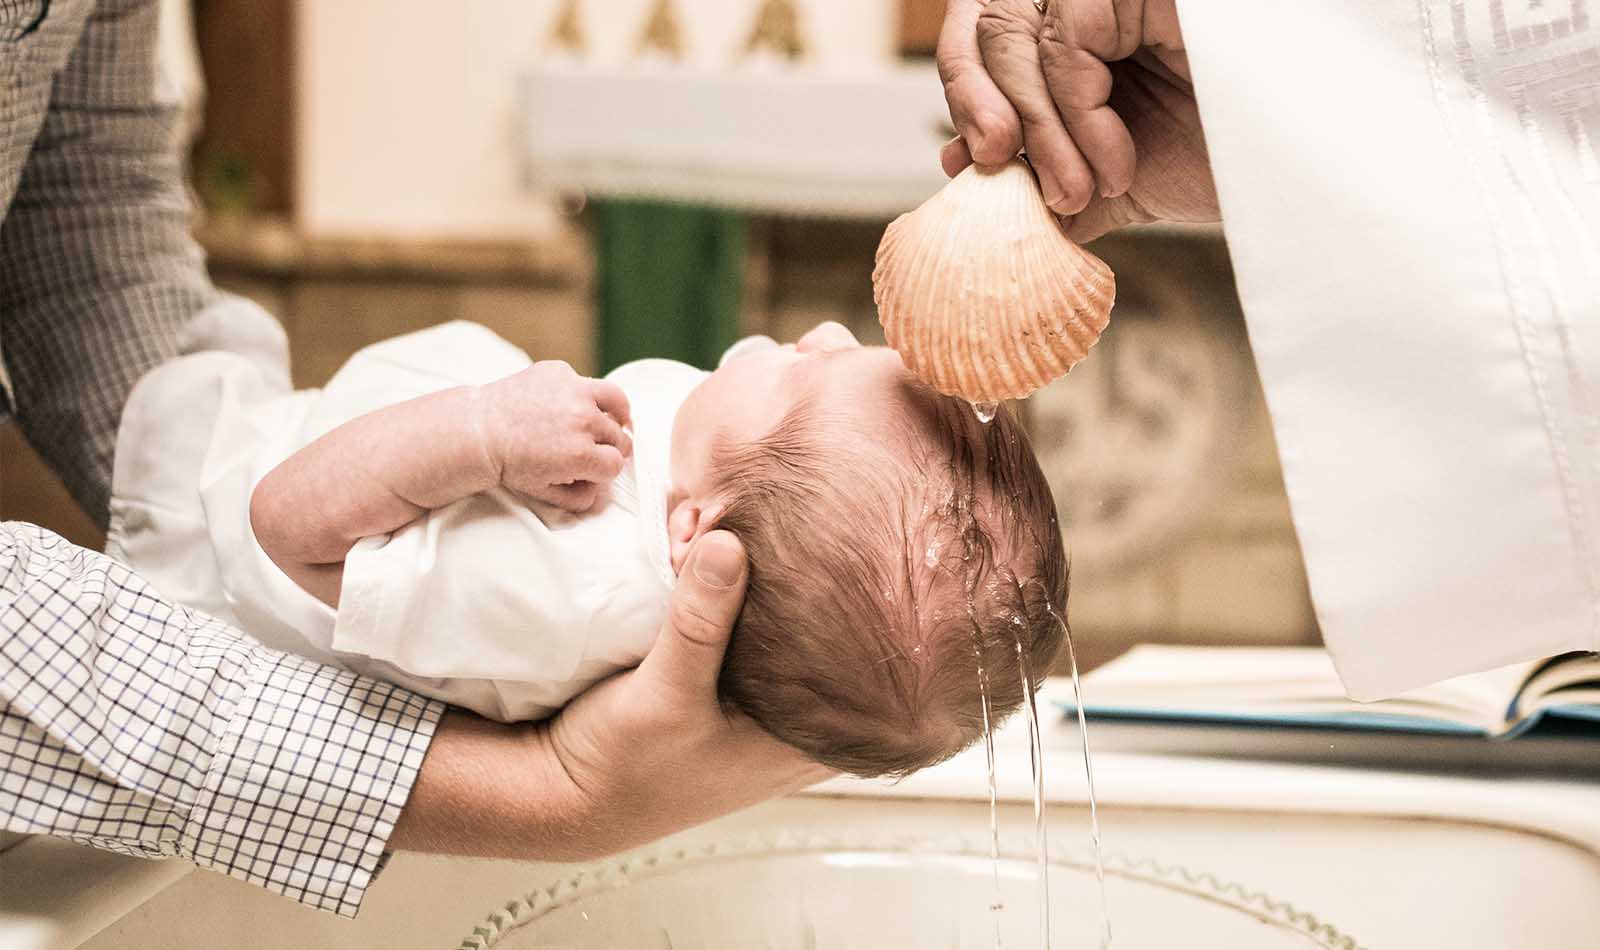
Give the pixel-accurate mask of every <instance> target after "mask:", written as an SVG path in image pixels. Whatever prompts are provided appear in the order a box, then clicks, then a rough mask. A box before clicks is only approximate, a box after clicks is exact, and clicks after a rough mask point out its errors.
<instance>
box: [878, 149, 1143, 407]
mask: <svg viewBox="0 0 1600 950" xmlns="http://www.w3.org/2000/svg"><path fill="white" fill-rule="evenodd" d="M872 285H873V298H874V299H875V300H876V301H877V304H878V319H879V320H880V321H881V322H882V323H883V332H884V336H885V337H886V338H887V339H888V341H889V345H890V346H892V347H894V348H895V349H896V350H898V351H899V352H900V355H901V357H902V358H903V359H904V360H905V361H906V365H907V366H908V367H910V369H911V371H912V372H914V373H916V374H917V375H918V376H920V377H922V378H923V379H925V380H927V382H928V383H929V384H931V385H932V386H933V387H934V388H935V389H937V390H939V391H940V392H942V393H945V394H947V395H951V396H960V397H962V398H964V399H968V400H971V401H972V402H975V403H982V402H996V401H998V400H1001V399H1020V398H1022V397H1023V396H1026V395H1027V394H1029V393H1031V392H1033V391H1034V390H1035V389H1038V388H1039V387H1041V386H1043V385H1044V384H1046V383H1048V382H1050V381H1051V380H1053V379H1056V378H1058V377H1060V376H1062V375H1064V374H1065V373H1066V372H1067V370H1069V369H1071V368H1072V367H1073V365H1074V364H1076V363H1077V362H1078V361H1079V360H1081V359H1083V358H1084V357H1085V356H1086V355H1088V352H1089V347H1091V346H1093V345H1094V344H1095V341H1096V340H1098V339H1099V338H1100V332H1101V331H1102V330H1104V329H1105V328H1106V323H1107V322H1108V320H1109V318H1110V314H1111V303H1112V300H1113V299H1114V298H1115V296H1116V280H1115V278H1114V277H1113V276H1112V274H1111V268H1109V267H1107V266H1106V265H1105V262H1104V261H1102V260H1100V259H1099V258H1098V257H1095V256H1094V255H1093V254H1090V253H1089V252H1088V251H1085V250H1084V249H1083V248H1081V247H1079V246H1078V245H1076V244H1074V243H1073V242H1072V241H1070V240H1068V239H1067V236H1066V235H1065V234H1064V233H1062V230H1061V225H1060V223H1059V222H1058V221H1057V220H1056V216H1055V215H1054V214H1053V213H1052V212H1051V211H1050V209H1049V207H1048V206H1046V205H1045V203H1044V196H1043V195H1041V194H1040V192H1039V183H1038V182H1037V181H1036V180H1035V179H1034V177H1033V171H1032V169H1030V168H1029V167H1028V166H1027V165H1025V164H1023V163H1022V162H1021V161H1018V160H1013V161H1011V162H1008V163H1006V164H1005V165H1000V166H991V167H986V168H979V167H978V166H976V165H974V166H971V167H969V168H967V169H966V170H965V171H963V172H962V173H961V174H959V175H957V176H956V177H955V178H954V179H952V180H951V181H950V183H949V184H947V185H945V186H944V188H943V189H941V190H940V191H939V193H938V194H936V195H934V196H933V197H932V198H929V199H928V200H927V201H925V202H923V204H922V206H921V207H919V208H917V209H916V210H915V211H910V212H907V213H906V214H903V215H901V216H900V217H899V218H896V219H895V221H894V222H893V223H892V224H890V225H889V229H888V230H887V231H885V232H884V235H883V243H881V244H879V245H878V258H877V265H876V267H875V268H874V269H873V272H872Z"/></svg>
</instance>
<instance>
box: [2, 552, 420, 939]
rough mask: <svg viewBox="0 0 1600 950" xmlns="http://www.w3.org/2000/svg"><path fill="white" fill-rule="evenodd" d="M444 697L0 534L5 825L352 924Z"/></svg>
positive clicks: (102, 563) (105, 567) (109, 568)
mask: <svg viewBox="0 0 1600 950" xmlns="http://www.w3.org/2000/svg"><path fill="white" fill-rule="evenodd" d="M443 709H444V707H443V705H442V704H440V703H437V702H433V701H429V700H425V699H422V698H420V697H418V696H416V695H415V694H413V693H410V692H408V691H406V690H404V689H401V688H399V687H395V686H391V685H389V684H386V683H381V682H376V681H373V680H368V679H364V678H362V677H359V676H357V675H355V674H353V673H349V672H346V671H342V670H336V669H332V668H329V667H325V666H321V665H319V664H316V663H313V662H311V661H308V660H304V659H301V658H299V657H295V656H291V655H288V654H283V653H278V652H275V651H273V650H269V649H266V648H265V647H263V646H261V645H260V644H258V643H256V642H255V641H253V640H251V639H249V638H248V637H246V636H244V635H243V634H241V633H239V632H238V631H237V630H234V629H232V628H231V627H229V626H227V625H226V624H224V623H222V622H220V621H218V620H214V619H212V618H210V617H207V616H205V615H203V614H199V613H195V612H193V611H190V610H188V609H186V608H184V607H181V606H178V605H175V604H172V603H170V602H168V601H165V600H163V599H162V598H161V596H160V595H159V594H157V593H156V592H155V591H153V590H151V589H150V588H149V587H148V586H147V585H146V584H145V583H144V582H143V581H142V580H140V578H139V577H138V576H137V575H136V574H134V573H133V572H132V571H130V570H129V569H128V568H126V567H124V566H123V565H121V564H120V563H118V562H116V561H114V560H112V559H111V558H108V557H106V556H104V555H101V554H98V553H95V552H92V551H88V550H85V549H83V548H79V547H76V546H74V545H72V544H70V543H68V542H67V541H65V540H63V539H62V538H60V537H59V536H57V535H55V534H52V533H51V532H49V531H46V530H44V529H42V528H38V527H35V526H33V525H26V524H21V523H17V522H7V523H4V524H0V824H3V826H4V828H6V829H7V830H10V831H19V832H27V833H43V834H50V835H55V836H58V837H64V838H69V839H74V840H77V841H81V842H84V843H86V844H90V845H94V846H96V847H100V848H106V849H109V850H113V851H120V852H123V853H126V854H132V855H139V856H142V857H149V858H161V857H170V856H177V857H183V858H187V859H188V860H190V861H193V862H194V863H196V864H198V865H199V866H201V867H204V868H210V869H212V870H216V871H221V872H223V873H226V874H229V875H231V876H233V877H236V878H239V879H241V880H244V881H248V882H250V883H252V884H258V885H261V886H263V887H266V888H268V889H269V890H273V891H276V892H278V893H280V894H284V895H286V896H288V897H291V898H294V899H295V900H298V901H301V902H303V903H306V904H310V905H312V906H315V907H317V908H320V909H322V910H329V911H334V912H336V913H338V914H341V915H345V916H353V915H354V914H355V913H356V910H357V909H358V908H359V907H360V904H361V899H362V897H363V895H364V894H365V892H366V888H367V885H368V884H369V883H370V882H371V881H372V879H373V877H374V875H375V874H376V873H377V871H378V870H379V868H380V867H381V864H382V861H383V857H384V846H385V843H386V842H387V840H388V838H389V834H390V832H391V831H392V830H393V828H394V824H395V821H396V820H397V819H398V818H399V815H400V810H401V808H402V806H403V805H404V804H405V800H406V796H407V795H408V794H409V792H410V789H411V786H412V783H413V782H414V780H415V779H416V776H417V771H418V769H419V768H420V767H421V765H422V760H423V756H424V754H425V752H426V750H427V746H428V742H429V741H430V739H431V738H432V735H433V730H434V727H435V725H436V724H437V722H438V718H439V716H440V715H441V713H442V712H443Z"/></svg>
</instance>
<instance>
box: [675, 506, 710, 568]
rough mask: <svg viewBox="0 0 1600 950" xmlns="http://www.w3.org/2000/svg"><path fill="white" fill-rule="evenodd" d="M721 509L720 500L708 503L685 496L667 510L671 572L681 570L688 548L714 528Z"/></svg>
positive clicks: (687, 555) (687, 554)
mask: <svg viewBox="0 0 1600 950" xmlns="http://www.w3.org/2000/svg"><path fill="white" fill-rule="evenodd" d="M723 511H724V509H723V505H722V502H720V501H714V502H711V503H709V504H708V503H706V502H705V501H704V500H703V499H699V498H685V499H683V500H682V501H680V502H678V503H677V504H676V505H673V506H672V510H671V511H669V512H667V544H668V546H669V551H670V554H671V557H672V573H674V574H677V573H679V572H681V571H682V570H683V564H684V562H685V561H687V560H688V559H689V548H691V547H693V546H694V541H695V539H696V538H698V537H700V536H701V535H702V534H706V533H707V532H710V531H715V530H716V528H717V522H719V521H721V520H722V515H723Z"/></svg>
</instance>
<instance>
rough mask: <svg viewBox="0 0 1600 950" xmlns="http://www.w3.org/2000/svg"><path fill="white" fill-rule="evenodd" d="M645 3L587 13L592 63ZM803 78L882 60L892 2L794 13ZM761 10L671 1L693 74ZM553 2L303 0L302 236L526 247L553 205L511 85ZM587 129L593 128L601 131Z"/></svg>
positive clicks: (890, 44) (734, 0)
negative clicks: (536, 173)
mask: <svg viewBox="0 0 1600 950" xmlns="http://www.w3.org/2000/svg"><path fill="white" fill-rule="evenodd" d="M654 2H655V0H605V2H601V0H586V2H584V3H582V5H581V9H582V11H583V17H582V19H583V22H584V24H585V27H584V31H585V36H586V38H587V40H588V42H589V48H590V50H591V51H592V53H593V57H594V60H595V61H597V62H598V63H600V64H603V65H610V66H616V65H620V64H621V63H623V62H625V61H626V60H627V59H628V58H629V57H630V56H631V51H632V50H633V49H634V47H635V46H636V44H637V38H638V34H639V31H640V27H641V25H642V24H643V23H644V21H645V18H646V16H647V15H648V14H649V12H650V7H651V5H652V4H653V3H654ZM796 3H797V4H798V6H799V8H800V13H801V17H802V26H803V28H804V29H805V30H806V31H807V32H808V35H810V36H811V37H812V38H813V39H814V40H815V42H814V44H813V45H812V46H810V47H809V50H810V52H811V55H812V57H813V59H812V62H813V64H814V65H815V66H816V67H818V68H820V69H823V70H826V71H830V72H848V71H852V70H860V69H865V68H870V67H871V66H872V65H876V64H881V63H884V62H887V61H888V60H889V59H890V57H891V52H892V50H893V48H894V43H895V36H894V29H895V26H896V22H897V20H896V14H895V12H894V11H895V10H896V9H897V4H896V3H894V2H891V0H796ZM759 6H760V0H674V2H673V8H674V9H675V10H677V11H678V22H679V24H680V28H681V30H682V36H683V42H684V45H685V47H686V55H687V56H688V58H689V60H690V64H691V66H692V67H694V68H704V69H723V68H726V67H727V66H728V65H729V63H731V62H732V61H733V60H734V59H735V58H736V56H737V51H738V50H739V49H740V48H741V47H742V45H743V42H744V39H745V37H746V36H747V35H748V33H749V29H750V25H751V23H752V22H753V20H754V18H755V15H756V12H757V10H758V9H759ZM557 13H558V2H557V0H470V2H466V3H457V4H450V5H447V6H446V7H443V8H441V7H440V6H439V5H437V4H433V3H422V2H420V0H338V2H336V3H327V2H320V3H319V2H311V0H307V2H302V3H300V4H299V6H298V8H297V10H296V16H297V17H298V27H297V28H298V32H299V42H300V46H299V49H298V50H297V55H298V57H299V62H298V64H297V80H298V85H299V91H298V94H297V104H296V106H297V113H298V114H297V116H296V121H297V135H298V138H299V143H298V158H297V161H298V164H297V167H296V175H297V181H298V194H297V196H296V201H297V209H298V214H299V219H300V220H299V223H300V224H301V226H302V227H303V229H304V230H305V231H306V232H307V233H308V234H311V235H313V236H329V235H336V236H361V237H368V236H383V237H402V238H403V237H421V238H460V237H469V238H489V239H505V238H513V239H514V238H526V237H539V236H543V235H545V234H547V233H548V231H549V230H550V227H551V223H552V220H553V213H552V210H551V206H550V203H549V202H548V201H547V200H546V199H544V198H542V197H540V196H539V195H538V194H536V193H534V192H533V191H532V190H530V188H529V187H528V185H527V184H526V183H525V182H524V181H523V179H522V174H521V170H520V165H519V159H518V144H517V143H518V140H519V137H520V135H521V129H520V125H519V122H520V117H519V114H518V108H517V101H518V99H517V82H518V77H519V75H520V74H521V73H523V72H524V71H525V70H526V69H527V68H528V67H529V66H530V65H531V64H532V63H534V62H535V61H537V60H538V58H539V56H540V51H541V50H542V49H543V48H544V46H545V38H546V37H547V36H548V34H549V32H550V28H551V25H552V23H553V22H554V19H555V17H556V15H557ZM596 118H597V121H601V120H603V117H596Z"/></svg>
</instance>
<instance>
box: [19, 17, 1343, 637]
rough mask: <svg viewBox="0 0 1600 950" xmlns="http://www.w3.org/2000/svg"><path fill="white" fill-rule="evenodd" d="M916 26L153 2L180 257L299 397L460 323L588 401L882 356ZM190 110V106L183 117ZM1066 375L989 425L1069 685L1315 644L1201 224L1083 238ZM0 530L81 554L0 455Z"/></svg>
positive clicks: (926, 81) (1223, 257)
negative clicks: (392, 346)
mask: <svg viewBox="0 0 1600 950" xmlns="http://www.w3.org/2000/svg"><path fill="white" fill-rule="evenodd" d="M942 9H943V2H942V0H467V2H465V3H461V4H455V5H453V6H452V8H451V9H450V10H449V11H448V13H446V14H444V15H441V12H442V11H441V8H440V7H439V6H438V5H437V4H431V3H430V4H424V3H422V2H420V0H339V2H338V3H314V2H297V0H168V9H167V11H166V12H167V14H168V15H167V16H166V18H165V23H164V30H165V33H164V36H163V42H164V48H165V52H164V61H165V62H166V63H167V65H168V69H169V71H170V72H171V73H172V75H173V78H174V79H175V80H176V81H177V82H178V83H179V86H180V88H182V89H184V90H186V95H187V101H188V104H189V109H188V112H187V117H188V120H187V124H186V132H185V135H186V140H187V141H190V142H192V143H193V144H192V153H191V154H192V164H193V180H194V188H195V193H196V200H197V205H198V208H199V210H198V212H197V215H196V222H195V233H196V236H197V238H198V239H199V241H200V243H201V244H202V245H203V246H204V247H205V249H206V251H207V253H208V256H209V261H210V268H211V273H212V276H213V278H214V280H215V281H216V282H217V284H218V285H219V286H221V287H223V288H225V289H227V290H230V291H233V292H235V293H239V294H242V295H245V296H247V297H250V298H252V299H254V300H256V301H258V302H259V303H260V304H261V305H262V306H263V307H265V308H266V309H267V310H268V311H270V312H271V313H273V314H274V315H275V316H277V317H278V318H279V319H280V320H282V321H283V323H284V325H285V327H286V328H287V330H288V333H289V337H290V340H291V344H292V347H293V356H294V367H295V378H296V382H297V384H298V385H301V386H316V385H318V384H320V383H321V382H323V381H324V380H326V379H327V378H328V376H329V375H331V374H332V372H333V371H334V370H335V369H336V368H337V367H338V366H339V365H340V364H341V363H342V362H343V361H344V360H345V359H346V358H347V357H348V356H349V355H350V354H351V353H352V352H354V351H355V350H356V349H357V348H359V347H361V346H364V345H366V344H368V343H371V342H373V341H376V340H378V339H381V338H384V337H388V336H392V335H394V334H397V333H403V332H407V331H410V330H414V329H418V328H420V327H424V326H428V325H431V324H434V323H437V322H440V321H444V320H451V319H466V320H473V321H476V322H479V323H483V324H486V325H488V326H489V327H491V328H493V329H494V330H495V331H496V332H498V333H500V334H501V335H502V336H504V337H506V338H507V339H509V340H511V341H512V342H514V343H516V344H518V345H520V346H522V347H524V348H525V349H527V350H528V351H529V352H530V353H531V354H532V355H533V356H534V357H535V358H555V359H563V360H567V361H568V362H570V363H572V365H573V366H574V367H576V368H577V369H578V370H579V371H580V372H585V373H590V374H598V373H602V372H604V371H606V370H608V369H610V368H612V367H614V366H616V365H617V364H618V363H620V362H624V361H626V360H628V359H632V358H634V357H636V356H641V355H651V356H667V357H674V358H678V359H684V360H688V361H691V362H696V363H699V364H701V365H714V363H715V360H716V357H717V355H718V354H719V353H720V352H721V350H722V348H723V347H725V346H726V345H727V344H728V343H729V342H731V341H732V340H734V339H736V338H737V337H738V336H740V335H742V334H747V333H767V334H770V335H772V336H774V337H777V338H778V339H780V340H792V339H794V338H795V337H797V336H798V335H799V334H801V333H802V332H804V331H805V330H807V329H809V328H810V327H812V326H814V325H815V324H817V323H818V322H820V321H823V320H837V321H839V322H841V323H844V324H846V325H847V326H849V327H851V328H852V329H853V330H854V331H855V332H856V333H857V335H858V336H860V337H861V338H862V339H863V340H872V341H877V342H881V340H882V334H881V332H880V331H879V329H878V325H877V319H876V315H875V313H874V309H873V303H872V285H871V273H872V263H873V253H874V251H875V249H876V247H877V242H878V239H879V237H880V235H881V234H882V231H883V227H884V225H885V224H886V223H887V222H888V221H889V220H891V219H892V218H893V217H894V216H895V215H896V214H898V213H900V212H902V211H905V210H908V209H909V208H911V207H914V206H915V205H916V204H917V203H919V202H920V201H921V200H922V199H923V198H925V197H927V196H928V195H929V194H931V193H932V192H933V191H934V190H936V189H937V188H938V187H939V185H940V184H941V183H942V181H943V176H942V174H941V173H940V171H939V167H938V158H937V150H938V146H939V145H940V144H941V143H942V142H943V141H944V140H945V139H946V138H947V137H948V136H949V135H950V134H951V131H950V129H949V127H948V117H947V115H946V113H945V109H944V103H943V99H942V93H941V90H940V85H939V82H938V78H937V76H936V74H935V72H934V69H933V65H932V58H931V54H932V50H933V46H934V43H935V40H936V38H937V31H938V26H939V20H940V17H941V14H942ZM202 90H204V91H203V93H202ZM1094 250H1095V251H1096V252H1097V253H1098V254H1100V255H1101V256H1102V257H1104V258H1105V259H1106V261H1107V262H1108V263H1109V264H1110V265H1111V266H1112V268H1113V269H1114V270H1115V271H1116V274H1117V280H1118V293H1117V306H1116V309H1115V311H1114V312H1113V314H1112V325H1111V328H1110V330H1108V331H1107V333H1106V335H1105V337H1104V338H1103V340H1102V342H1101V343H1100V345H1099V347H1098V348H1097V349H1096V350H1095V351H1094V353H1093V354H1092V356H1091V358H1090V359H1089V360H1087V361H1086V362H1085V363H1083V364H1082V365H1081V366H1080V367H1079V368H1078V369H1076V370H1075V371H1074V372H1073V373H1072V375H1071V376H1070V377H1069V378H1068V379H1065V380H1063V381H1061V382H1059V383H1057V384H1055V385H1053V386H1051V387H1049V388H1048V389H1046V390H1044V391H1042V392H1040V393H1038V394H1036V395H1035V396H1033V397H1032V398H1031V399H1029V400H1027V401H1026V402H1025V403H1023V404H1020V405H1019V407H1018V408H1019V410H1020V411H1021V412H1022V413H1023V414H1024V416H1025V417H1026V419H1027V420H1028V423H1029V426H1030V429H1031V431H1032V432H1033V435H1034V440H1035V446H1036V448H1037V449H1038V451H1039V454H1040V458H1041V462H1042V463H1043V465H1044V467H1045V469H1046V471H1047V473H1048V474H1049V476H1050V478H1051V481H1052V484H1053V486H1054V490H1055V495H1056V499H1057V503H1058V506H1059V507H1060V509H1061V515H1062V519H1063V523H1064V525H1065V526H1066V530H1067V538H1068V543H1069V546H1070V548H1071V553H1072V599H1071V603H1070V607H1069V617H1070V619H1071V621H1072V625H1073V630H1074V633H1075V635H1076V636H1075V638H1074V639H1075V641H1076V643H1077V645H1078V651H1079V655H1080V657H1087V658H1088V659H1090V660H1099V659H1105V658H1108V657H1109V656H1112V655H1115V654H1116V653H1119V652H1121V651H1122V650H1124V649H1126V648H1127V647H1129V646H1131V645H1132V644H1134V643H1136V642H1140V641H1159V642H1172V643H1206V644H1225V643H1227V644H1232V643H1240V644H1250V643H1260V644H1298V643H1315V642H1317V639H1318V637H1317V631H1316V622H1315V619H1314V617H1313V615H1312V611H1311V605H1310V600H1309V596H1308V593H1307V589H1306V581H1305V574H1304V570H1303V567H1302V563H1301V556H1300V551H1299V547H1298V545H1297V543H1296V540H1295V535H1294V530H1293V527H1292V525H1291V523H1290V520H1289V510H1288V503H1287V500H1286V499H1285V497H1284V491H1283V482H1282V477H1281V474H1280V471H1279V468H1278V463H1277V455H1276V449H1275V446H1274V444H1273V439H1272V432H1271V427H1270V424H1269V421H1268V416H1267V412H1266V408H1265V405H1264V403H1263V400H1262V395H1261V390H1260V386H1259V383H1258V381H1257V379H1256V375H1255V370H1254V366H1253V363H1252V360H1251V357H1250V352H1249V346H1248V342H1247V340H1246V336H1245V332H1244V326H1243V322H1242V318H1241V314H1240V310H1239V304H1238V300H1237V299H1236V297H1235V294H1234V288H1233V278H1232V273H1231V270H1230V268H1229V263H1228V252H1227V248H1226V245H1225V243H1224V241H1223V238H1222V234H1221V231H1220V229H1217V228H1212V227H1183V228H1179V227H1152V228H1145V229H1139V230H1135V231H1129V232H1124V233H1122V234H1119V235H1115V236H1112V237H1108V238H1106V239H1103V240H1101V241H1100V242H1097V244H1096V246H1095V247H1094ZM0 463H3V468H0V516H3V517H4V518H7V519H12V518H20V519H25V520H30V521H35V522H37V523H40V524H43V525H46V526H47V527H50V528H53V529H55V530H57V531H60V532H61V533H63V534H65V535H67V536H68V537H70V538H72V539H73V540H75V541H78V542H79V543H82V544H86V545H89V546H93V547H98V546H99V545H100V543H101V542H102V540H103V539H102V538H100V536H99V535H98V533H97V532H96V530H95V529H94V527H93V525H92V524H91V522H90V521H89V520H88V519H87V518H86V517H84V515H83V514H82V512H80V511H78V510H77V509H76V508H75V507H74V506H73V504H72V502H71V501H70V499H68V497H67V496H66V494H65V493H64V492H63V491H62V490H61V489H60V487H59V485H58V484H56V482H55V480H54V479H53V478H52V477H51V476H50V474H49V473H48V472H47V471H45V470H44V469H43V467H42V466H41V465H40V464H39V463H38V462H37V460H36V459H35V458H34V457H33V456H32V453H31V451H30V450H28V448H27V446H26V444H25V443H23V441H22V440H21V438H20V436H19V435H18V433H17V431H16V430H15V428H14V427H12V426H8V425H0Z"/></svg>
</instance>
